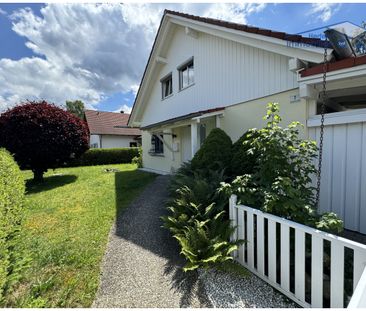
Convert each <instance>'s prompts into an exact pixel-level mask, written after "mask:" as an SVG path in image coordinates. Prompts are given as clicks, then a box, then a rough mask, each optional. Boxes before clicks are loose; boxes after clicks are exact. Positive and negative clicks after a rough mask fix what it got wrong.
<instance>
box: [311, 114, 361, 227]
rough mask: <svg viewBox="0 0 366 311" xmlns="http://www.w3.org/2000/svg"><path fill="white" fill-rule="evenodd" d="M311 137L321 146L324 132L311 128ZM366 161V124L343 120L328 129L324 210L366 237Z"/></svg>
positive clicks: (321, 196)
mask: <svg viewBox="0 0 366 311" xmlns="http://www.w3.org/2000/svg"><path fill="white" fill-rule="evenodd" d="M337 114H338V115H340V116H341V115H342V114H343V113H337ZM330 117H331V115H328V117H327V116H326V117H325V119H326V120H329V118H330ZM359 117H361V114H359ZM364 118H365V121H366V115H364ZM345 121H346V120H345ZM309 135H310V138H312V139H314V140H317V142H318V143H319V136H320V128H319V127H318V126H316V127H310V128H309ZM365 159H366V122H356V123H347V122H344V121H342V120H340V121H339V122H337V123H336V122H333V123H332V124H328V125H326V126H325V128H324V145H323V161H322V163H323V164H322V178H321V192H320V209H321V211H323V212H324V211H332V212H334V213H336V214H337V215H339V216H340V217H341V218H342V219H343V220H344V226H345V228H346V229H350V230H354V231H359V232H361V233H366V195H365V189H366V177H365V176H366V162H365Z"/></svg>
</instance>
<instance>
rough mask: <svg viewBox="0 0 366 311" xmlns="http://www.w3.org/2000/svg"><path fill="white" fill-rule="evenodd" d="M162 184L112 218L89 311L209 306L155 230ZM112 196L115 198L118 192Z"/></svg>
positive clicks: (166, 238) (166, 236)
mask: <svg viewBox="0 0 366 311" xmlns="http://www.w3.org/2000/svg"><path fill="white" fill-rule="evenodd" d="M168 182H169V177H167V176H158V177H156V179H155V180H154V181H153V182H152V183H151V184H149V185H148V186H147V187H146V188H145V190H144V191H143V192H142V193H141V194H140V196H139V197H138V198H136V199H135V200H134V201H133V202H132V203H131V204H130V206H129V207H128V208H127V209H126V210H124V211H123V212H121V213H117V220H116V223H115V224H114V225H113V227H112V229H111V232H110V235H109V242H108V245H107V250H106V253H105V257H104V260H103V264H102V275H101V284H100V287H99V290H98V292H97V297H96V299H95V301H94V303H93V307H103V308H111V307H118V308H132V307H141V308H152V307H157V308H163V307H169V308H178V307H208V306H209V303H208V302H207V300H206V298H205V296H204V294H203V290H202V286H201V285H200V282H199V281H198V278H197V273H196V272H194V273H190V274H184V273H183V272H182V270H181V267H182V266H183V264H184V261H183V260H182V258H181V257H180V256H179V248H178V244H177V243H176V241H175V240H174V239H173V238H172V237H171V236H170V233H169V232H168V231H167V230H166V229H164V228H162V227H161V226H162V220H161V219H160V216H162V215H164V214H165V213H166V212H167V211H166V208H165V202H166V200H167V197H168V191H167V186H168ZM116 195H117V196H118V195H121V194H120V193H119V192H118V189H116ZM117 199H118V198H116V200H117Z"/></svg>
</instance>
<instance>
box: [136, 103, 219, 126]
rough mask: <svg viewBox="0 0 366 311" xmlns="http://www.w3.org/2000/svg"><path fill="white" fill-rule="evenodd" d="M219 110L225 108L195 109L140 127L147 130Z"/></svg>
mask: <svg viewBox="0 0 366 311" xmlns="http://www.w3.org/2000/svg"><path fill="white" fill-rule="evenodd" d="M221 110H225V107H217V108H211V109H207V110H200V111H197V112H191V113H188V114H185V115H183V116H179V117H175V118H171V119H168V120H164V121H161V122H157V123H154V124H150V125H147V126H144V127H142V128H141V129H142V130H147V129H150V128H152V127H156V126H161V125H165V124H169V123H173V122H177V121H182V120H186V119H190V118H194V117H200V116H202V115H204V114H207V113H211V112H217V111H221Z"/></svg>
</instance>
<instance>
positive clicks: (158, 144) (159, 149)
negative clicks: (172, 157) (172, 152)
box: [150, 135, 164, 154]
mask: <svg viewBox="0 0 366 311" xmlns="http://www.w3.org/2000/svg"><path fill="white" fill-rule="evenodd" d="M150 153H153V154H162V153H164V144H163V142H162V141H161V140H160V139H159V138H158V137H157V135H152V136H151V150H150Z"/></svg>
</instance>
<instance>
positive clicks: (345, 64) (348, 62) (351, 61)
mask: <svg viewBox="0 0 366 311" xmlns="http://www.w3.org/2000/svg"><path fill="white" fill-rule="evenodd" d="M365 64H366V55H363V56H359V57H349V58H345V59H342V60H338V61H335V62H332V63H328V66H327V72H330V71H335V70H340V69H345V68H350V67H355V66H360V65H365ZM323 71H324V68H323V64H320V65H316V66H314V67H311V68H308V69H305V70H303V71H301V77H308V76H312V75H316V74H320V73H323Z"/></svg>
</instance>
